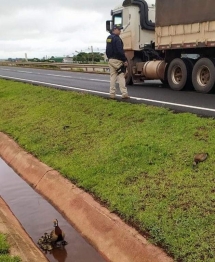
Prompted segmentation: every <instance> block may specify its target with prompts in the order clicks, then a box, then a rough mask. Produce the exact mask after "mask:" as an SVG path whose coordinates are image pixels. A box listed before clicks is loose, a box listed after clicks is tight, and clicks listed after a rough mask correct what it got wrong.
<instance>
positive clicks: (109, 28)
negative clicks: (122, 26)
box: [106, 20, 112, 32]
mask: <svg viewBox="0 0 215 262" xmlns="http://www.w3.org/2000/svg"><path fill="white" fill-rule="evenodd" d="M111 30H112V21H111V20H108V21H106V31H107V32H111Z"/></svg>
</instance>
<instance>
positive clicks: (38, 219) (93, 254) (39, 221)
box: [0, 158, 105, 262]
mask: <svg viewBox="0 0 215 262" xmlns="http://www.w3.org/2000/svg"><path fill="white" fill-rule="evenodd" d="M0 185H1V188H0V195H1V197H2V198H3V199H4V200H5V202H6V203H7V204H8V206H9V207H10V209H11V210H12V212H13V213H14V215H15V216H16V217H17V219H18V220H19V222H20V223H21V224H22V226H23V227H24V229H25V230H26V232H27V233H28V235H29V236H30V237H31V238H32V240H33V241H34V243H35V244H36V243H37V241H38V239H39V238H40V237H41V236H42V235H43V234H44V232H50V231H51V230H52V229H53V222H52V221H53V219H55V218H57V219H58V221H59V225H60V227H61V228H62V229H63V230H64V232H65V233H66V241H67V242H68V245H66V247H65V248H63V249H62V248H56V249H54V250H52V251H51V252H47V253H46V254H45V255H46V257H47V258H48V260H49V261H51V262H52V261H53V262H54V261H59V262H66V261H77V262H86V261H88V262H104V261H105V260H104V258H102V257H101V255H100V254H98V252H97V251H96V250H95V249H94V248H93V247H92V246H91V245H89V244H88V243H87V242H86V240H85V239H83V237H82V236H81V235H80V234H79V233H78V232H77V231H76V230H75V229H74V228H73V227H72V226H71V225H70V224H69V223H68V222H67V221H66V220H65V219H64V218H63V217H62V216H61V214H60V213H59V212H57V210H56V209H55V208H54V207H53V206H51V205H50V204H49V203H48V202H47V201H46V200H45V199H44V198H43V197H42V196H40V195H39V194H38V193H36V192H35V191H34V190H33V189H32V188H31V187H30V186H29V185H28V184H27V183H26V182H25V181H24V180H22V179H21V178H20V177H19V176H18V175H17V174H16V173H15V172H14V171H13V170H12V169H11V168H10V167H9V166H8V165H7V164H6V163H5V162H4V161H3V160H2V159H1V158H0Z"/></svg>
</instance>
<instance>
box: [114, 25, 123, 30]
mask: <svg viewBox="0 0 215 262" xmlns="http://www.w3.org/2000/svg"><path fill="white" fill-rule="evenodd" d="M114 29H119V30H121V29H123V26H122V25H114V26H113V30H114Z"/></svg>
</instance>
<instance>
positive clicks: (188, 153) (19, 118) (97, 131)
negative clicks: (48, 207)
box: [0, 80, 215, 262]
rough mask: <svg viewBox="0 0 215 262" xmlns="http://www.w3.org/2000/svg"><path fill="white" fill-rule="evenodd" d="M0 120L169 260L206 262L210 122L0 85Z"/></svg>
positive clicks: (214, 214) (210, 226)
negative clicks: (201, 158)
mask: <svg viewBox="0 0 215 262" xmlns="http://www.w3.org/2000/svg"><path fill="white" fill-rule="evenodd" d="M0 116H1V117H0V131H2V132H4V133H7V134H9V135H10V136H11V137H12V138H13V139H14V140H15V141H16V142H18V143H19V144H20V146H22V147H23V148H24V149H25V150H27V151H28V152H30V153H32V154H33V155H34V156H36V157H37V158H38V159H40V160H41V161H42V162H44V163H46V164H47V165H49V166H51V167H52V168H54V169H56V170H58V171H59V172H60V173H61V174H62V175H64V176H65V177H67V178H68V179H70V180H71V181H72V182H73V183H75V184H76V185H77V186H79V187H81V188H83V189H84V190H85V191H87V192H90V193H91V194H92V195H93V196H94V197H95V199H97V200H99V201H100V202H101V203H102V204H104V205H105V206H106V207H108V208H109V210H110V211H111V212H114V213H116V214H118V215H119V216H120V217H121V218H122V219H123V220H124V221H125V222H127V223H128V224H130V225H132V226H134V227H135V228H136V229H138V231H139V232H140V233H142V234H143V235H144V236H146V237H147V239H148V240H149V241H151V242H152V243H154V244H156V245H159V246H161V247H163V248H164V249H165V250H166V252H167V253H168V254H170V255H171V256H172V257H174V259H175V261H180V262H181V261H184V262H193V261H195V262H200V261H201V262H202V261H207V262H214V261H215V244H214V243H215V226H214V222H215V186H214V184H215V172H214V170H215V120H214V119H213V118H201V117H198V116H196V115H193V114H190V113H180V114H175V113H173V112H171V111H170V110H168V109H165V108H158V107H154V106H146V105H143V104H129V103H122V102H118V101H112V100H108V99H104V98H100V97H96V96H92V95H89V94H84V93H77V92H69V91H60V90H56V89H51V88H45V87H39V86H33V85H30V84H23V83H17V82H13V81H6V80H0ZM201 152H207V153H208V154H209V157H208V159H207V160H206V161H205V162H201V163H199V164H198V165H197V166H195V167H193V157H194V154H195V153H201Z"/></svg>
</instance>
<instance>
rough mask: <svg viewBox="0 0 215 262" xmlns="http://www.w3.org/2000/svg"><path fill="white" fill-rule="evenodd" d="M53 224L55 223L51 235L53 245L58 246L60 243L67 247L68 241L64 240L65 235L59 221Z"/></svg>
mask: <svg viewBox="0 0 215 262" xmlns="http://www.w3.org/2000/svg"><path fill="white" fill-rule="evenodd" d="M53 223H54V229H53V230H52V231H51V233H50V241H51V243H53V244H57V243H58V242H61V244H63V245H65V244H66V241H65V240H64V238H65V233H64V232H63V231H62V230H61V228H60V227H59V225H58V220H57V219H55V220H54V221H53Z"/></svg>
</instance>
